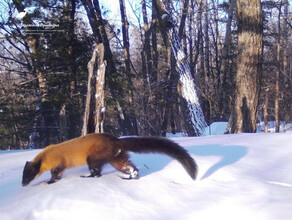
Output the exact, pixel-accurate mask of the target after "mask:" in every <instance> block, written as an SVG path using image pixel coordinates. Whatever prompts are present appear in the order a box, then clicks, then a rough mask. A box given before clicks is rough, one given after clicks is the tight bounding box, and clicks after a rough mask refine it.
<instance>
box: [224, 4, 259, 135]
mask: <svg viewBox="0 0 292 220" xmlns="http://www.w3.org/2000/svg"><path fill="white" fill-rule="evenodd" d="M237 9H238V56H237V73H236V79H235V83H236V85H235V101H234V106H233V113H232V115H231V117H230V120H229V123H228V131H229V132H230V133H241V132H255V131H256V122H257V107H258V101H259V93H260V80H261V71H262V68H261V66H262V42H263V35H262V10H261V4H260V0H237Z"/></svg>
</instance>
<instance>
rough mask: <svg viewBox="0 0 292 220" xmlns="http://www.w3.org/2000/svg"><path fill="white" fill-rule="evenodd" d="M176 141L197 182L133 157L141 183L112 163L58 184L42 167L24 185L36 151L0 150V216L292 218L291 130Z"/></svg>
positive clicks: (163, 163)
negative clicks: (196, 169)
mask: <svg viewBox="0 0 292 220" xmlns="http://www.w3.org/2000/svg"><path fill="white" fill-rule="evenodd" d="M173 140H174V141H176V142H178V143H179V144H180V145H182V146H183V147H185V148H186V149H187V150H188V151H189V153H190V154H191V155H192V156H193V157H194V158H195V159H196V161H197V164H198V166H199V175H198V178H197V180H196V181H193V180H192V179H191V178H190V177H189V176H188V174H187V173H186V172H185V170H184V169H183V168H182V166H181V165H180V164H179V163H178V162H176V161H175V160H172V159H171V158H168V157H166V156H161V155H152V154H150V155H145V154H143V155H138V154H132V160H133V162H134V163H135V164H136V165H137V167H138V168H139V169H140V179H138V180H124V179H121V178H120V176H121V175H122V174H121V173H119V172H118V171H116V170H115V169H114V168H113V167H111V166H106V167H105V168H104V170H103V173H102V174H103V176H102V177H100V178H81V177H80V176H81V175H87V174H88V173H89V171H88V169H87V167H79V168H74V169H70V170H67V171H66V172H65V173H64V176H63V179H62V180H60V181H59V182H57V183H55V184H51V185H48V184H47V183H46V181H48V180H49V178H50V173H49V172H47V173H45V174H43V175H41V176H40V177H39V178H37V179H35V180H34V181H33V182H31V184H30V185H29V186H27V187H22V186H21V178H22V170H23V166H24V164H25V162H26V161H27V160H31V159H32V158H33V157H34V156H35V155H36V154H37V153H39V152H40V150H27V151H21V152H15V151H10V152H9V153H4V152H2V153H1V154H0V161H1V163H0V219H1V220H11V219H12V220H14V219H15V220H18V219H22V220H34V219H41V220H46V219H54V220H58V219H60V220H66V219H68V220H74V219H78V220H80V219H86V220H90V219H127V220H128V219H140V220H143V219H147V220H149V219H153V220H156V219H159V220H160V219H161V220H162V219H170V220H171V219H175V220H177V219H183V220H189V219H200V220H204V219H224V220H226V219H230V220H231V219H232V220H233V219H237V220H241V219H242V220H246V219H257V220H261V219H263V220H269V219H271V220H275V219H281V220H288V219H289V220H290V219H292V193H291V190H292V172H291V170H292V163H291V158H292V144H291V140H292V133H291V132H286V133H278V134H277V133H268V134H264V133H258V134H237V135H217V136H205V137H177V138H173Z"/></svg>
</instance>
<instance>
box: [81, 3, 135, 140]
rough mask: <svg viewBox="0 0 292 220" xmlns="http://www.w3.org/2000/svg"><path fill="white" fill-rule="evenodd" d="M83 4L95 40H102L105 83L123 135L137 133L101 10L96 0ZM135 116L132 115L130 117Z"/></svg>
mask: <svg viewBox="0 0 292 220" xmlns="http://www.w3.org/2000/svg"><path fill="white" fill-rule="evenodd" d="M82 3H83V6H84V8H85V10H86V13H87V16H88V19H89V23H90V25H91V28H92V31H93V34H94V36H95V37H96V41H97V42H102V43H103V45H104V49H105V54H104V56H105V60H106V61H107V66H108V68H107V73H108V74H107V78H106V80H107V85H108V87H109V89H110V92H111V95H112V97H113V98H114V99H115V102H116V106H117V108H116V109H117V112H118V114H117V115H118V122H119V124H120V127H121V129H122V130H123V134H124V135H128V134H138V129H137V126H135V125H136V123H135V121H136V119H135V121H131V118H130V117H129V115H128V113H127V112H126V110H125V109H126V104H125V102H123V99H124V97H125V95H124V92H123V88H121V86H120V85H119V83H118V82H117V80H116V79H117V78H118V72H117V69H116V65H115V62H114V59H113V54H112V51H111V48H110V43H109V39H108V37H107V33H106V30H105V26H104V22H103V19H102V14H101V10H100V7H99V2H98V1H93V4H92V1H89V0H82ZM133 117H135V116H132V118H133Z"/></svg>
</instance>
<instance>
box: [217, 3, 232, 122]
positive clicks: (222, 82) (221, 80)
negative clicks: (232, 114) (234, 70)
mask: <svg viewBox="0 0 292 220" xmlns="http://www.w3.org/2000/svg"><path fill="white" fill-rule="evenodd" d="M235 5H236V0H230V1H229V9H228V20H227V24H226V29H225V30H226V31H225V40H224V45H223V49H222V58H221V64H220V72H219V89H218V90H219V92H218V99H219V112H220V114H221V116H223V115H224V106H225V105H226V104H227V103H226V102H225V99H224V97H225V95H224V90H225V88H224V85H225V78H226V71H227V63H228V49H229V45H230V41H231V23H232V18H233V11H234V8H235Z"/></svg>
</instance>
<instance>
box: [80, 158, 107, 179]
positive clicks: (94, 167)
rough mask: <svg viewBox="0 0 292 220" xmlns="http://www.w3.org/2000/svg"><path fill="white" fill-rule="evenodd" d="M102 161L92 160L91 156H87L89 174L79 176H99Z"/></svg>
mask: <svg viewBox="0 0 292 220" xmlns="http://www.w3.org/2000/svg"><path fill="white" fill-rule="evenodd" d="M104 163H105V162H104V161H102V160H94V159H92V158H91V157H88V158H87V164H88V168H89V170H90V175H89V176H81V177H100V176H101V169H102V166H103V165H104Z"/></svg>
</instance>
